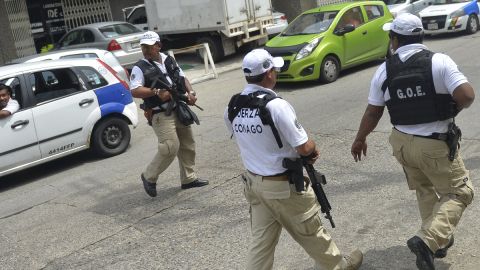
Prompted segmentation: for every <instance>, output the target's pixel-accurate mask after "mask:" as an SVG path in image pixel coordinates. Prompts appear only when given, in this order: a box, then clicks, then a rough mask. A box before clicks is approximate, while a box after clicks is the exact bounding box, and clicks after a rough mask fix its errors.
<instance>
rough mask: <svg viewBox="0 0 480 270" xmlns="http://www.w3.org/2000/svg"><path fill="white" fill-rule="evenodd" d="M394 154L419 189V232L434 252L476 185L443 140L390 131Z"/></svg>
mask: <svg viewBox="0 0 480 270" xmlns="http://www.w3.org/2000/svg"><path fill="white" fill-rule="evenodd" d="M390 144H391V145H392V148H393V155H394V156H395V158H396V159H397V160H398V162H399V163H400V164H401V165H402V166H403V170H404V171H405V175H406V177H407V182H408V187H409V188H410V189H411V190H415V191H416V193H417V202H418V208H419V210H420V216H421V218H422V226H421V228H420V230H419V231H418V232H417V236H419V237H420V238H422V239H423V241H424V242H425V243H426V244H427V245H428V246H429V247H430V249H431V250H432V252H435V251H436V250H437V249H439V248H444V247H445V246H446V245H447V244H448V242H449V240H450V237H451V236H452V235H453V233H454V231H455V228H456V227H457V225H458V223H459V221H460V217H461V216H462V214H463V211H464V210H465V208H466V207H467V205H469V204H470V203H471V202H472V200H473V193H474V189H473V185H472V181H471V180H470V177H469V172H468V170H466V169H465V165H464V164H463V160H462V158H461V157H460V155H459V154H458V151H457V155H456V156H455V159H454V160H453V161H450V160H449V159H448V152H449V150H448V146H447V144H446V143H445V142H444V141H440V140H434V139H427V138H422V137H417V136H413V135H408V134H405V133H402V132H400V131H398V130H396V129H395V128H394V129H392V133H391V135H390Z"/></svg>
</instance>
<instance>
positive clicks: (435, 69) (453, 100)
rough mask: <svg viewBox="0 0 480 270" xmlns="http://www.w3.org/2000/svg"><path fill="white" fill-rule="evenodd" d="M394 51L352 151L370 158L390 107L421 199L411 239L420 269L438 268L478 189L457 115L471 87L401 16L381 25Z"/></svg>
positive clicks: (378, 76) (403, 159)
mask: <svg viewBox="0 0 480 270" xmlns="http://www.w3.org/2000/svg"><path fill="white" fill-rule="evenodd" d="M383 29H384V30H385V31H389V34H390V40H391V46H392V49H393V50H394V51H395V53H394V54H393V55H392V56H391V57H390V58H389V59H387V61H386V62H385V63H383V64H382V65H381V66H380V67H379V68H378V70H377V72H376V73H375V75H374V77H373V79H372V82H371V87H370V94H369V96H368V106H367V109H366V111H365V114H364V115H363V118H362V120H361V123H360V127H359V130H358V133H357V136H356V138H355V140H354V142H353V144H352V147H351V153H352V155H353V157H354V159H355V161H359V160H361V157H362V154H363V155H366V153H367V142H366V138H367V136H368V134H370V132H372V131H373V130H374V129H375V127H376V125H377V123H378V121H379V120H380V118H381V117H382V114H383V111H384V107H385V106H387V108H388V112H389V114H390V121H391V123H392V124H393V129H392V132H391V134H390V138H389V141H390V144H391V146H392V149H393V155H394V156H395V158H396V159H397V161H398V162H399V163H400V164H401V165H402V167H403V171H404V172H405V175H406V178H407V183H408V187H409V188H410V189H411V190H415V191H416V194H417V202H418V208H419V210H420V217H421V220H422V224H421V227H420V229H419V230H418V231H417V233H416V235H415V236H413V237H412V238H410V239H409V240H408V241H407V246H408V247H409V249H410V250H411V251H412V252H413V253H414V254H415V255H416V256H417V260H416V264H417V267H418V268H419V269H421V270H432V269H435V265H434V258H443V257H445V256H446V255H447V249H448V248H449V247H451V246H452V245H453V241H454V240H453V234H454V232H455V228H456V227H457V225H458V223H459V221H460V217H461V216H462V214H463V212H464V210H465V208H466V207H467V206H468V205H469V204H470V203H471V202H472V199H473V193H474V189H473V186H472V181H471V180H470V177H469V172H468V170H467V169H466V168H465V166H464V164H463V161H462V158H461V156H460V154H459V144H458V141H459V135H460V136H461V132H460V129H459V128H458V127H457V126H456V125H455V121H454V117H455V116H456V115H457V114H458V112H459V111H462V110H463V109H465V108H468V107H469V106H470V105H471V104H472V102H473V100H474V98H475V94H474V90H473V88H472V85H471V84H470V83H469V82H468V81H467V78H466V77H465V76H464V75H463V74H462V73H461V72H460V71H459V70H458V68H457V65H456V64H455V62H453V60H452V59H451V58H450V57H448V56H447V55H445V54H442V53H433V52H431V51H429V50H428V49H427V47H426V46H424V45H422V42H423V36H424V33H423V26H422V22H421V20H420V19H419V18H418V17H417V16H415V15H412V14H408V13H405V14H401V15H399V16H398V17H396V18H395V19H394V20H393V22H391V23H387V24H385V25H384V26H383Z"/></svg>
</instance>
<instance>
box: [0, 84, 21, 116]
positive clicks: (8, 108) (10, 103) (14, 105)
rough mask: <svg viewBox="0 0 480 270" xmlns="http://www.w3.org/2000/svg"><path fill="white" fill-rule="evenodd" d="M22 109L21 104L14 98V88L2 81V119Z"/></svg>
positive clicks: (0, 91) (0, 89) (0, 113)
mask: <svg viewBox="0 0 480 270" xmlns="http://www.w3.org/2000/svg"><path fill="white" fill-rule="evenodd" d="M19 109H20V105H19V104H18V102H17V101H16V100H15V99H12V88H11V87H10V86H8V85H5V84H3V83H0V119H2V118H5V117H7V116H10V115H12V114H14V113H15V112H16V111H18V110H19Z"/></svg>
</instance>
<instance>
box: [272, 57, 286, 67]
mask: <svg viewBox="0 0 480 270" xmlns="http://www.w3.org/2000/svg"><path fill="white" fill-rule="evenodd" d="M272 62H273V67H276V68H281V67H283V65H284V64H285V61H283V58H282V57H273V59H272Z"/></svg>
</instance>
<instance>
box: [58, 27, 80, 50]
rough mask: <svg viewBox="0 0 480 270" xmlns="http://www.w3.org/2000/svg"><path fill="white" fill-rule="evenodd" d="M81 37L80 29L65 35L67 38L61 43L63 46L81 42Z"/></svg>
mask: <svg viewBox="0 0 480 270" xmlns="http://www.w3.org/2000/svg"><path fill="white" fill-rule="evenodd" d="M80 38H81V31H80V30H77V31H72V32H70V33H68V34H67V35H66V36H65V38H64V39H63V40H62V42H61V45H62V47H63V46H69V45H75V44H80V43H81V42H80Z"/></svg>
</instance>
